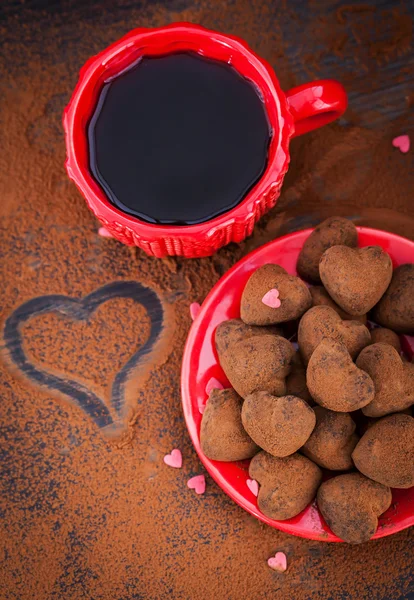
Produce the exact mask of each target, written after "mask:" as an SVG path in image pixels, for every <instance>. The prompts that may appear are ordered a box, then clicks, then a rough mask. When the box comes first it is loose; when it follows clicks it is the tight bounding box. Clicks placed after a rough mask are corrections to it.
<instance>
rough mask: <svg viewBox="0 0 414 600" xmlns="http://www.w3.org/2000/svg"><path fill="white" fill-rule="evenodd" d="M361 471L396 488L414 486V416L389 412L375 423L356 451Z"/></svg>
mask: <svg viewBox="0 0 414 600" xmlns="http://www.w3.org/2000/svg"><path fill="white" fill-rule="evenodd" d="M352 460H353V461H354V463H355V466H356V468H357V469H358V471H361V473H363V474H364V475H365V476H366V477H369V478H370V479H373V480H374V481H378V483H382V484H383V485H389V486H390V487H393V488H403V489H406V488H409V487H412V486H413V485H414V419H413V417H410V416H409V415H401V414H397V415H388V416H387V417H383V418H382V419H380V420H379V421H377V422H376V423H374V425H372V426H371V427H370V428H369V429H368V431H366V433H364V435H363V436H362V438H361V439H360V440H359V442H358V444H357V445H356V448H355V450H354V451H353V453H352Z"/></svg>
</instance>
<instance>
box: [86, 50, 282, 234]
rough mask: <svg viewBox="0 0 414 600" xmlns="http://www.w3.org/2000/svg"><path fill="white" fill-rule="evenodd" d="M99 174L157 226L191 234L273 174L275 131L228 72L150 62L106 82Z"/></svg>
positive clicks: (99, 118) (114, 197)
mask: <svg viewBox="0 0 414 600" xmlns="http://www.w3.org/2000/svg"><path fill="white" fill-rule="evenodd" d="M88 138H89V164H90V170H91V172H92V175H93V176H94V178H95V180H96V181H97V182H98V184H99V185H100V186H101V187H102V188H103V190H104V192H105V194H106V196H107V197H108V198H109V200H110V202H111V203H112V204H114V205H115V206H116V207H117V208H119V209H120V210H121V211H123V212H125V213H128V214H130V215H134V216H136V217H138V218H140V219H142V220H144V221H146V222H149V223H158V224H174V225H192V224H196V223H202V222H204V221H207V220H209V219H212V218H214V217H216V216H218V215H220V214H222V213H224V212H226V211H228V210H230V209H232V208H234V207H235V206H236V205H237V204H239V203H240V202H241V201H242V200H243V198H244V197H245V196H246V194H247V192H248V191H249V190H250V189H251V188H252V187H253V186H254V185H255V184H256V183H257V181H258V180H259V179H260V177H261V176H262V174H263V173H264V171H265V169H266V164H267V155H268V148H269V142H270V139H271V130H270V125H269V122H268V119H267V114H266V110H265V105H264V103H263V101H262V100H261V98H260V96H259V94H258V91H257V90H256V88H255V86H254V85H253V83H251V82H250V81H249V80H247V79H246V78H244V77H242V76H241V75H240V74H239V73H238V72H237V71H236V70H235V69H234V68H233V67H231V66H229V65H228V64H226V63H223V62H219V61H214V60H210V59H206V58H202V57H201V56H199V55H197V54H192V53H179V54H171V55H167V56H162V57H151V58H149V57H145V58H142V59H141V60H140V61H139V62H138V63H136V64H135V65H134V66H132V67H131V68H130V69H129V70H128V71H126V72H124V73H122V74H120V75H118V76H117V77H115V78H113V79H112V80H110V81H108V82H106V83H105V84H104V86H103V88H102V90H101V93H100V96H99V101H98V103H97V107H96V109H95V112H94V114H93V116H92V118H91V120H90V123H89V125H88Z"/></svg>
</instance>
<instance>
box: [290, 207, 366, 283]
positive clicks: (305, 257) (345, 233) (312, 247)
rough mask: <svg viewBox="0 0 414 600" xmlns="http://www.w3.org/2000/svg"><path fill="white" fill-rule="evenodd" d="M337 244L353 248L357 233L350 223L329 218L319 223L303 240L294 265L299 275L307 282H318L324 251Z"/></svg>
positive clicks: (338, 218) (337, 218) (340, 219)
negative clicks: (320, 261)
mask: <svg viewBox="0 0 414 600" xmlns="http://www.w3.org/2000/svg"><path fill="white" fill-rule="evenodd" d="M338 244H342V245H344V246H351V247H353V248H355V247H356V246H357V244H358V232H357V229H356V227H355V225H354V224H353V223H351V221H348V220H347V219H344V218H343V217H330V218H329V219H326V220H325V221H323V222H322V223H320V224H319V225H318V226H317V227H316V228H315V229H314V231H313V232H312V233H311V234H310V236H309V237H308V238H307V239H306V240H305V243H304V244H303V246H302V250H301V251H300V254H299V257H298V262H297V265H296V269H297V272H298V273H299V275H300V276H301V277H303V278H304V279H308V280H309V281H316V282H319V281H320V276H319V260H320V258H321V256H322V254H323V253H324V252H325V250H327V249H328V248H331V246H337V245H338Z"/></svg>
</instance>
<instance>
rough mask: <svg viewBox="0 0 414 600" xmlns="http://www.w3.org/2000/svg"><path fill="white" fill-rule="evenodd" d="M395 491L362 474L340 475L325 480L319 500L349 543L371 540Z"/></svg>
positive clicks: (328, 518) (327, 517) (335, 530)
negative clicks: (392, 491)
mask: <svg viewBox="0 0 414 600" xmlns="http://www.w3.org/2000/svg"><path fill="white" fill-rule="evenodd" d="M391 500H392V496H391V490H390V488H389V487H387V486H385V485H381V484H380V483H376V482H375V481H371V479H367V478H366V477H364V476H363V475H361V474H360V473H347V474H345V475H338V476H337V477H333V478H332V479H329V480H328V481H325V482H324V483H322V485H321V487H320V488H319V490H318V494H317V502H318V507H319V510H320V511H321V513H322V515H323V518H324V519H325V521H326V522H327V523H328V525H329V527H330V528H331V529H332V531H333V533H334V534H335V535H337V536H338V537H339V538H341V539H342V540H344V542H348V543H349V544H361V543H362V542H367V541H368V540H370V539H371V537H372V536H373V535H374V533H375V532H376V530H377V527H378V517H379V516H380V515H382V513H384V512H385V511H386V510H387V509H388V508H389V507H390V505H391Z"/></svg>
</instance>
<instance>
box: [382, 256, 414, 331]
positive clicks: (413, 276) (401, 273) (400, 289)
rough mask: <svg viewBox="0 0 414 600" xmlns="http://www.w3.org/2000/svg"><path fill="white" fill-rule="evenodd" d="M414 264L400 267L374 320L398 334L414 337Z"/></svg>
mask: <svg viewBox="0 0 414 600" xmlns="http://www.w3.org/2000/svg"><path fill="white" fill-rule="evenodd" d="M413 298H414V264H412V263H408V264H406V265H400V266H399V267H397V268H396V269H395V270H394V273H393V275H392V279H391V283H390V286H389V288H388V289H387V291H386V292H385V294H384V295H383V297H382V298H381V300H380V301H379V303H378V305H377V306H376V307H375V309H374V320H375V321H376V322H377V323H379V324H380V325H384V327H389V328H390V329H392V330H393V331H396V332H397V333H406V334H408V335H414V301H413Z"/></svg>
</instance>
